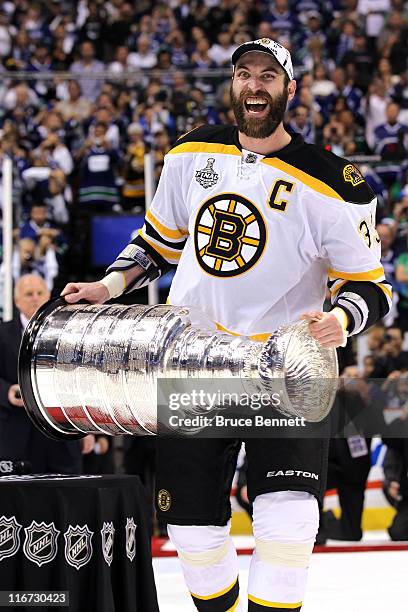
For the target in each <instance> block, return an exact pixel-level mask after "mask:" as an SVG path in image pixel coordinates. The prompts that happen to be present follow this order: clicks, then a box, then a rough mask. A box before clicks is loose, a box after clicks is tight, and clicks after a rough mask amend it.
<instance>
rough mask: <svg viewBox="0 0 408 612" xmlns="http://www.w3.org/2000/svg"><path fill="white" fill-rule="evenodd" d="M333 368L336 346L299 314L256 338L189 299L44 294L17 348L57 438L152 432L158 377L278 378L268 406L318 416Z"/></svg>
mask: <svg viewBox="0 0 408 612" xmlns="http://www.w3.org/2000/svg"><path fill="white" fill-rule="evenodd" d="M337 375H338V366H337V357H336V351H335V349H325V348H323V347H322V346H321V345H320V344H319V343H318V342H317V341H316V340H314V339H313V338H312V336H311V335H310V333H309V331H308V326H307V323H306V322H300V323H294V324H290V325H286V326H284V327H280V328H279V329H277V330H276V331H275V332H274V333H273V334H272V335H271V336H270V337H269V338H268V340H267V341H266V342H265V343H261V342H255V341H253V340H251V339H250V338H248V337H246V336H232V335H229V334H226V333H223V332H221V331H218V330H216V329H215V328H214V324H213V323H211V321H209V320H208V319H207V318H206V316H205V315H204V314H202V313H200V312H199V311H197V310H196V309H195V308H190V307H181V306H169V305H162V304H159V305H156V306H145V305H133V306H124V305H112V304H105V305H91V304H83V303H80V304H74V305H68V304H67V303H66V302H65V300H63V299H61V298H60V299H58V300H55V301H51V302H48V303H47V304H45V305H44V306H43V307H42V308H41V309H40V310H39V311H38V312H37V314H36V315H35V316H34V317H33V318H32V319H31V321H30V323H29V325H28V327H27V329H26V331H25V334H24V336H23V341H22V345H21V349H20V356H19V384H20V388H21V393H22V398H23V400H24V404H25V406H26V409H27V412H28V414H29V416H30V418H31V419H32V420H33V421H34V423H35V424H36V425H37V427H39V428H40V429H41V431H43V433H46V434H47V435H49V436H51V437H53V438H57V439H77V438H81V437H83V436H84V435H85V434H87V433H97V434H98V433H104V434H109V435H117V434H131V435H155V434H157V432H158V417H157V381H158V380H159V379H183V378H184V379H186V378H188V379H191V378H193V379H195V380H197V379H213V380H214V381H215V379H221V378H224V379H225V378H228V379H229V380H234V381H237V382H238V383H239V384H240V385H242V389H243V390H245V391H247V392H248V393H254V392H268V391H272V390H273V386H274V383H276V381H277V380H278V381H279V382H280V386H281V388H282V389H283V401H282V402H281V403H280V405H279V406H278V407H277V408H276V410H277V411H279V412H280V413H282V414H283V415H285V416H287V417H303V418H304V419H305V420H306V421H309V422H319V421H321V420H322V419H324V418H325V416H327V414H328V413H329V411H330V409H331V406H332V403H333V401H334V397H335V393H336V388H337ZM317 380H318V382H319V384H316V381H317ZM183 410H184V412H185V413H186V414H189V413H191V414H197V411H200V410H206V411H207V412H208V406H202V407H197V406H194V407H186V408H183Z"/></svg>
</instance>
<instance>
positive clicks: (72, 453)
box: [0, 274, 94, 474]
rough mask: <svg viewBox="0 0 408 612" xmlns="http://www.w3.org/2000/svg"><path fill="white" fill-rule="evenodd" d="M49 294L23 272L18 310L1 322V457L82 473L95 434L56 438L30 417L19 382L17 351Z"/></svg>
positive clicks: (39, 469)
mask: <svg viewBox="0 0 408 612" xmlns="http://www.w3.org/2000/svg"><path fill="white" fill-rule="evenodd" d="M49 297H50V293H49V291H48V288H47V286H46V284H45V282H44V280H43V279H42V278H41V277H40V276H35V275H33V274H27V275H24V276H22V277H21V278H20V279H19V280H18V281H17V283H16V285H15V289H14V304H15V306H16V309H17V310H18V314H17V315H16V316H15V317H14V319H13V320H12V321H8V322H7V323H0V459H11V460H14V461H18V460H24V461H28V462H29V463H30V464H31V466H32V471H33V473H36V474H40V473H48V474H49V473H62V474H80V473H81V471H82V458H81V448H82V453H88V452H90V451H91V450H92V448H93V443H94V436H92V435H90V436H86V438H84V439H83V440H81V443H80V442H65V441H64V442H56V441H55V442H54V441H53V440H51V439H49V438H47V437H46V436H45V435H44V434H42V433H41V432H40V431H39V430H38V429H37V428H36V427H35V426H34V425H33V424H32V423H31V421H30V419H29V417H28V416H27V414H26V411H25V409H24V405H23V402H22V400H21V396H20V389H19V386H18V384H17V380H18V379H17V363H18V351H19V347H20V342H21V338H22V334H23V331H24V329H25V328H26V326H27V324H28V322H29V320H30V318H31V317H32V316H33V314H34V313H35V312H37V310H38V309H39V308H40V306H42V305H43V304H44V303H45V302H47V300H48V299H49Z"/></svg>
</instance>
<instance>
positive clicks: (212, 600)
mask: <svg viewBox="0 0 408 612" xmlns="http://www.w3.org/2000/svg"><path fill="white" fill-rule="evenodd" d="M167 530H168V534H169V538H170V540H171V541H172V543H173V544H174V546H175V547H176V549H177V553H178V556H179V559H180V562H181V566H182V568H183V573H184V578H185V581H186V584H187V587H188V589H189V591H190V593H191V596H192V598H193V601H194V604H195V606H196V608H197V610H200V611H201V612H227V611H231V612H232V611H235V612H242V610H243V608H242V607H241V603H240V602H239V585H238V561H237V553H236V550H235V547H234V545H233V543H232V540H231V538H230V536H229V530H230V523H228V525H226V526H225V527H216V526H212V525H209V526H205V527H201V526H187V527H186V526H181V525H167Z"/></svg>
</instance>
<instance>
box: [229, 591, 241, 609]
mask: <svg viewBox="0 0 408 612" xmlns="http://www.w3.org/2000/svg"><path fill="white" fill-rule="evenodd" d="M238 604H239V595H238V597H237V599H236V601H235V603H234V605H233V606H232V608H230V609H229V610H227V612H234V610H236V609H237V608H238Z"/></svg>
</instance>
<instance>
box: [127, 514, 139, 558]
mask: <svg viewBox="0 0 408 612" xmlns="http://www.w3.org/2000/svg"><path fill="white" fill-rule="evenodd" d="M136 527H137V525H135V521H134V520H133V518H127V519H126V555H127V557H128V558H129V559H130V561H133V559H134V558H135V555H136Z"/></svg>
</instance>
